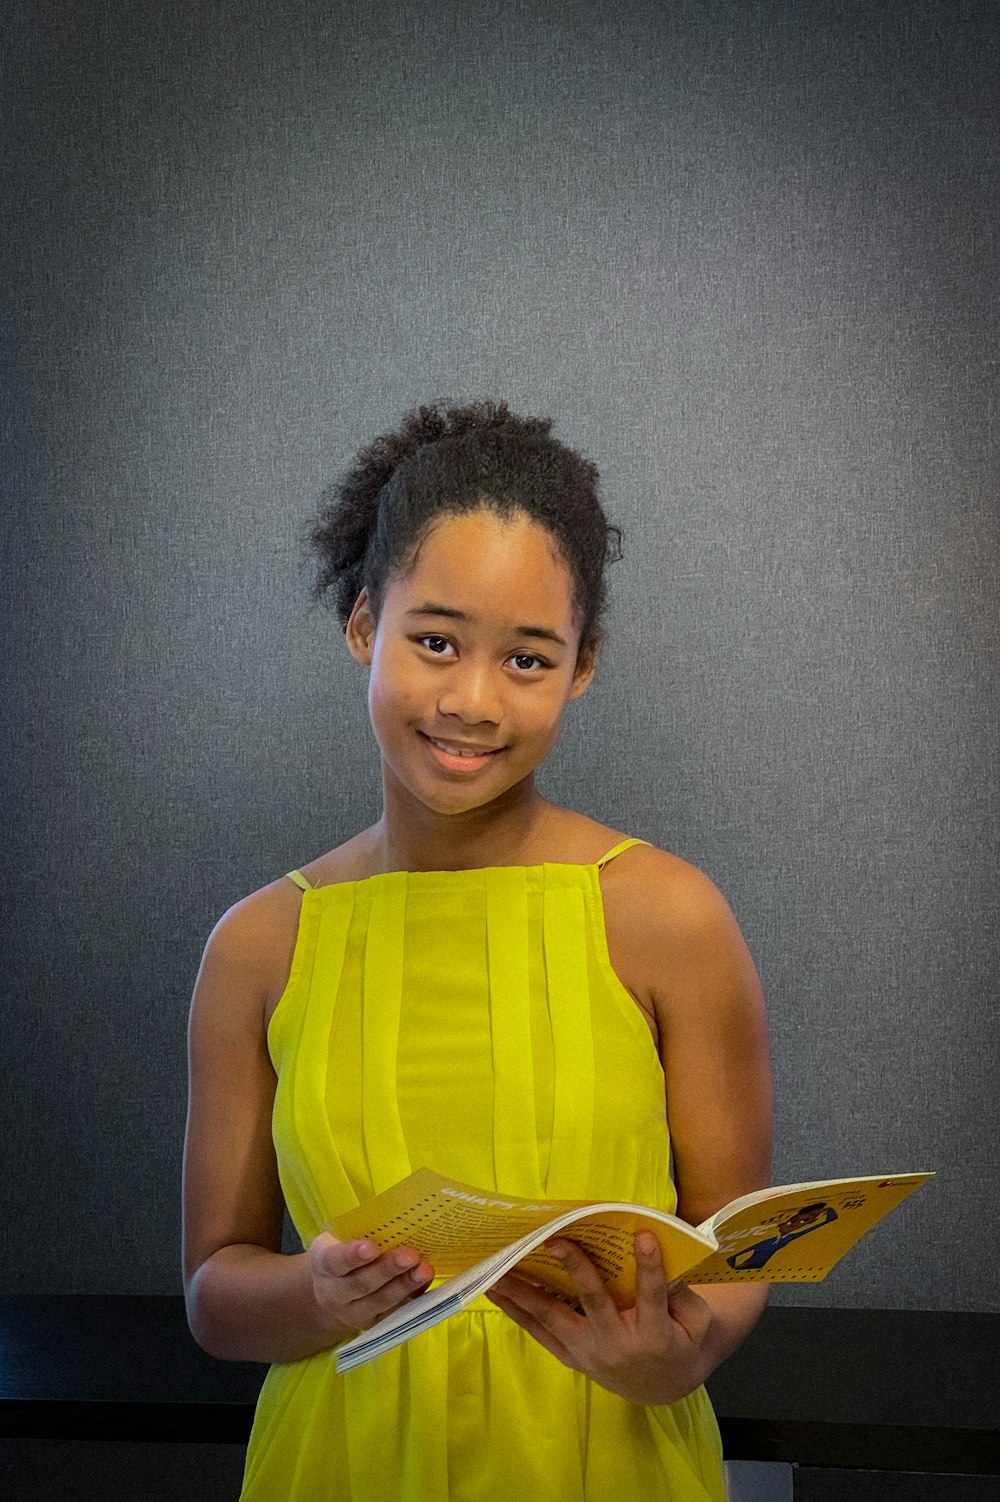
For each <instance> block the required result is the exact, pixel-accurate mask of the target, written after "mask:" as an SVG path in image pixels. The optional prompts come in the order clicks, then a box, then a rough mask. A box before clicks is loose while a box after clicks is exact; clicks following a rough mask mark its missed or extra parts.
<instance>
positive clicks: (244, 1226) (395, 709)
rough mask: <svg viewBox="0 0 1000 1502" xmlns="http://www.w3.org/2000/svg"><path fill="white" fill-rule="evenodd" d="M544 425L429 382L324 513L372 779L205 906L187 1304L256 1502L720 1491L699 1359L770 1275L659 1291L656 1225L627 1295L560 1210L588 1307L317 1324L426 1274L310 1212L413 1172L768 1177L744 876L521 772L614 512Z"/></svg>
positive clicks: (576, 656) (726, 1340) (582, 634)
mask: <svg viewBox="0 0 1000 1502" xmlns="http://www.w3.org/2000/svg"><path fill="white" fill-rule="evenodd" d="M550 428H551V423H549V422H545V421H539V420H534V419H523V418H518V417H515V416H513V415H512V414H511V413H510V412H509V411H508V409H507V407H506V406H505V405H503V404H501V405H498V406H493V405H490V404H479V405H472V406H468V407H462V408H457V409H451V410H448V411H445V410H442V409H441V408H437V407H432V408H420V409H419V410H418V411H417V412H415V413H412V414H411V415H410V416H409V417H408V418H407V419H406V420H405V421H404V423H403V424H402V425H401V427H400V429H399V430H398V431H397V432H396V433H393V434H390V435H387V436H384V437H381V438H379V439H377V440H376V441H375V442H374V443H373V444H372V445H371V446H370V447H369V448H368V449H367V450H365V451H364V452H363V453H362V454H361V455H360V456H359V458H358V461H357V464H356V466H355V468H354V469H353V470H352V471H351V472H350V473H349V474H348V476H347V478H346V480H345V481H344V482H343V484H342V485H341V486H340V487H339V488H338V489H337V490H336V491H335V492H334V495H333V498H332V501H331V504H330V505H329V507H328V509H327V510H326V511H325V513H324V515H323V516H322V518H321V520H320V521H319V523H318V524H317V526H316V529H315V532H314V534H313V541H314V543H315V546H316V548H317V550H318V553H319V557H320V560H321V573H320V579H319V584H318V593H319V594H321V595H323V594H328V593H329V592H334V593H335V597H336V605H337V609H338V612H339V617H340V621H341V623H342V625H343V626H344V629H345V634H346V638H347V646H348V649H349V650H350V652H351V654H352V655H353V656H354V657H355V658H356V659H357V661H358V662H360V663H362V664H363V665H364V667H365V669H366V670H367V674H368V702H369V709H370V714H371V722H372V726H373V728H374V732H375V736H376V739H377V741H378V746H379V751H380V755H381V770H382V785H383V810H382V814H381V817H380V818H379V820H378V822H377V823H376V824H374V825H372V827H371V828H369V829H365V830H362V831H361V833H359V834H357V835H355V836H354V837H353V838H352V839H350V840H348V841H347V842H346V843H345V844H343V845H340V846H338V847H337V848H336V849H335V850H331V851H330V852H329V853H328V854H326V855H322V856H320V857H319V858H318V859H316V860H314V861H312V862H311V863H310V864H309V865H307V866H306V867H305V868H304V870H303V871H301V872H300V871H292V872H290V873H289V876H288V877H282V878H281V879H280V880H278V881H275V882H273V883H271V884H270V885H269V886H266V887H264V888H263V889H262V890H260V891H259V892H255V893H253V894H252V895H251V896H250V897H247V898H245V899H244V900H243V901H242V902H239V903H237V904H236V905H235V907H233V908H231V909H230V910H229V912H227V913H226V914H225V915H224V916H223V917H222V919H220V921H219V923H218V924H217V925H216V927H215V929H214V931H213V933H212V935H211V937H210V939H209V941H208V945H207V947H206V950H205V955H204V959H203V961H202V965H201V969H200V972H199V975H198V981H197V985H196V988H195V993H194V999H193V1003H192V1010H191V1025H190V1066H191V1098H190V1110H189V1118H188V1132H187V1142H186V1151H185V1185H184V1192H185V1202H184V1203H185V1214H184V1258H185V1288H186V1297H187V1307H188V1316H189V1320H190V1324H191V1328H192V1331H193V1332H194V1335H195V1337H196V1339H197V1340H198V1341H199V1343H200V1344H201V1345H202V1346H203V1347H204V1348H205V1350H207V1351H209V1352H211V1353H212V1354H214V1355H216V1356H219V1357H223V1358H228V1359H233V1360H249V1361H267V1362H271V1363H273V1365H272V1367H271V1371H270V1373H269V1374H268V1377H267V1379H266V1381H265V1384H264V1388H263V1391H262V1393H261V1398H260V1402H259V1404H258V1409H257V1415H256V1420H255V1423H254V1429H253V1434H252V1437H251V1440H250V1446H249V1450H248V1455H247V1465H246V1475H245V1480H244V1488H243V1498H244V1499H245V1502H286V1499H302V1502H325V1499H337V1502H348V1499H354V1502H376V1499H377V1502H398V1499H404V1502H406V1499H412V1502H460V1499H461V1502H499V1499H501V1498H504V1499H506V1498H507V1497H509V1496H510V1495H511V1494H514V1495H516V1496H517V1497H518V1498H519V1502H542V1499H544V1502H612V1499H614V1502H618V1499H619V1498H622V1497H627V1498H631V1497H645V1498H649V1499H652V1498H664V1499H665V1498H670V1499H674V1502H708V1499H713V1502H718V1499H721V1498H724V1496H725V1487H724V1482H723V1473H722V1462H721V1450H720V1445H719V1438H718V1430H717V1428H716V1425H715V1420H714V1417H713V1415H712V1411H711V1408H710V1405H709V1402H708V1398H707V1396H706V1394H705V1391H704V1388H703V1386H702V1384H703V1382H704V1380H705V1378H706V1377H707V1376H708V1375H709V1373H710V1372H711V1371H712V1370H713V1368H714V1367H715V1366H717V1365H718V1363H719V1362H720V1361H722V1360H724V1359H725V1357H726V1356H727V1355H729V1353H730V1352H731V1351H733V1350H734V1349H735V1347H736V1346H737V1345H739V1343H740V1342H741V1341H742V1340H743V1339H744V1337H745V1336H746V1335H747V1333H748V1332H749V1330H750V1329H751V1328H752V1326H753V1324H754V1323H755V1321H756V1320H757V1318H758V1317H759V1315H760V1312H761V1309H762V1306H763V1302H764V1297H765V1294H764V1291H763V1289H762V1288H761V1286H760V1285H757V1286H754V1285H728V1286H719V1287H710V1288H705V1289H703V1290H701V1291H700V1292H697V1293H696V1292H694V1291H693V1290H691V1289H686V1288H681V1289H679V1290H677V1291H672V1290H670V1289H668V1287H667V1285H666V1281H665V1279H664V1275H663V1270H662V1267H661V1265H660V1260H659V1253H658V1251H657V1250H656V1248H655V1242H654V1243H653V1244H652V1247H650V1246H649V1245H648V1244H647V1243H648V1242H649V1241H651V1238H646V1237H643V1236H639V1237H637V1244H636V1254H637V1260H638V1268H639V1283H638V1293H637V1297H636V1302H635V1306H634V1307H633V1308H630V1309H626V1310H624V1311H618V1310H617V1309H616V1308H615V1306H614V1305H613V1304H612V1303H611V1301H610V1299H609V1298H608V1296H607V1295H606V1294H605V1293H604V1291H603V1288H602V1285H601V1282H600V1279H599V1277H598V1276H597V1273H596V1270H595V1268H594V1267H593V1266H592V1264H591V1263H590V1262H589V1261H588V1259H587V1257H586V1256H585V1255H584V1254H583V1252H582V1251H580V1250H579V1249H578V1248H576V1247H575V1246H574V1245H573V1243H572V1242H569V1241H563V1242H557V1243H555V1249H557V1251H558V1252H559V1253H560V1254H561V1255H562V1256H563V1258H564V1259H565V1265H566V1267H567V1269H568V1270H569V1272H570V1273H571V1274H572V1277H573V1280H574V1283H575V1285H576V1288H577V1290H578V1295H579V1305H580V1310H582V1312H578V1311H576V1310H573V1309H571V1308H570V1307H569V1306H568V1305H566V1304H564V1303H562V1302H560V1301H559V1300H556V1299H554V1298H551V1297H549V1296H548V1295H547V1294H545V1293H543V1292H540V1291H539V1290H538V1289H536V1288H534V1287H532V1286H530V1285H529V1284H527V1283H526V1282H523V1281H521V1280H519V1279H518V1278H517V1277H516V1276H509V1277H507V1278H505V1279H503V1280H502V1282H500V1283H499V1284H497V1286H496V1287H495V1288H494V1289H493V1290H492V1291H491V1294H490V1296H489V1298H484V1299H481V1300H479V1301H477V1303H476V1304H474V1305H473V1306H472V1307H471V1308H470V1309H469V1310H468V1311H467V1312H464V1313H462V1314H459V1315H457V1316H455V1317H453V1318H452V1319H450V1320H448V1321H446V1322H445V1323H444V1324H442V1325H439V1326H437V1327H436V1328H435V1329H433V1330H430V1331H428V1332H426V1333H425V1334H423V1335H421V1336H419V1337H418V1338H416V1339H414V1340H412V1341H410V1342H409V1343H408V1344H406V1345H404V1346H402V1347H400V1348H398V1349H397V1350H393V1351H390V1352H388V1353H387V1354H385V1355H383V1356H382V1357H380V1358H378V1359H377V1360H376V1361H374V1362H372V1363H370V1364H369V1365H368V1366H364V1367H361V1368H359V1369H358V1370H356V1371H354V1372H351V1373H349V1374H348V1375H347V1376H346V1377H343V1378H341V1377H338V1376H337V1373H336V1370H335V1364H334V1358H333V1354H332V1348H333V1347H334V1346H336V1345H337V1344H338V1342H340V1341H342V1340H345V1339H348V1338H349V1337H350V1336H351V1335H353V1334H355V1333H356V1332H357V1331H359V1330H362V1329H366V1328H368V1327H369V1326H371V1325H372V1324H373V1323H375V1321H377V1320H378V1319H379V1318H380V1317H382V1316H383V1315H385V1314H386V1313H387V1312H388V1311H389V1310H392V1309H395V1308H396V1307H397V1306H398V1305H399V1304H400V1303H401V1302H402V1301H404V1300H406V1299H409V1298H411V1297H412V1296H413V1294H414V1293H415V1292H419V1291H420V1290H422V1289H423V1288H424V1287H426V1286H427V1284H428V1283H429V1281H430V1280H431V1279H432V1277H433V1272H434V1270H433V1268H432V1267H430V1266H429V1265H428V1264H427V1263H426V1262H424V1261H422V1260H421V1258H420V1255H419V1248H413V1249H404V1250H402V1251H399V1250H397V1251H396V1252H393V1253H391V1254H389V1253H386V1254H382V1253H381V1252H380V1250H379V1248H378V1247H377V1246H376V1245H373V1244H371V1243H368V1242H350V1243H344V1244H341V1243H339V1242H337V1241H336V1240H335V1239H334V1237H333V1236H331V1235H330V1234H329V1233H328V1232H325V1231H324V1230H323V1225H324V1222H325V1221H328V1220H329V1219H330V1218H332V1217H333V1216H335V1215H337V1214H338V1213H341V1212H343V1211H344V1210H346V1209H348V1208H349V1207H350V1206H352V1205H354V1204H356V1203H358V1202H359V1201H363V1200H365V1199H367V1198H369V1197H370V1196H371V1195H373V1194H376V1193H378V1192H380V1191H381V1190H383V1189H386V1188H388V1187H389V1185H390V1184H392V1183H394V1182H396V1181H397V1180H398V1179H401V1178H403V1177H405V1176H406V1175H407V1174H408V1173H410V1172H411V1171H412V1169H414V1168H417V1167H420V1166H421V1165H425V1164H426V1165H428V1166H429V1167H431V1168H434V1169H436V1170H438V1171H439V1172H441V1173H444V1174H448V1175H450V1176H452V1177H455V1178H458V1179H461V1180H464V1181H466V1182H469V1183H473V1184H479V1185H483V1186H485V1187H487V1188H493V1189H495V1190H496V1191H497V1192H499V1193H511V1194H517V1195H526V1196H531V1197H538V1196H548V1197H550V1198H579V1199H584V1198H588V1199H589V1198H593V1199H624V1200H639V1201H642V1202H645V1203H648V1204H653V1205H657V1206H660V1207H662V1208H663V1209H665V1210H673V1209H674V1207H675V1205H676V1206H677V1209H678V1213H679V1214H680V1215H682V1216H684V1218H685V1219H687V1220H689V1221H692V1222H698V1221H701V1220H703V1219H704V1218H705V1217H706V1216H708V1215H710V1214H711V1213H712V1212H713V1211H714V1210H716V1209H717V1208H719V1206H721V1205H722V1204H724V1203H726V1201H728V1200H730V1199H732V1198H734V1197H735V1196H736V1195H738V1194H742V1193H745V1192H747V1191H749V1190H751V1189H757V1188H760V1187H761V1186H763V1185H765V1184H766V1183H767V1182H768V1181H769V1137H770V1092H769V1075H768V1063H767V1045H766V1038H765V1024H764V1014H763V1007H762V1001H761V996H760V988H759V984H758V981H757V977H756V974H755V972H754V968H753V964H752V962H751V960H750V957H749V955H748V953H747V949H746V946H745V945H744V943H743V940H742V938H741V936H740V933H739V931H738V929H737V927H736V924H735V921H734V919H733V917H732V914H731V913H730V911H729V909H728V907H727V906H726V904H725V902H724V901H723V899H722V898H721V897H720V895H719V893H718V892H717V891H716V890H715V888H714V887H713V886H712V884H711V883H710V882H709V881H708V880H707V878H706V877H704V876H702V875H701V874H700V873H699V872H697V871H696V870H694V869H693V868H692V867H690V866H688V865H686V864H685V863H684V862H683V861H681V860H679V859H678V858H677V857H675V856H673V855H670V854H667V853H666V852H664V851H661V850H657V849H654V848H653V847H652V846H651V845H649V844H647V843H645V842H643V841H641V840H636V839H631V838H629V837H628V836H627V835H625V834H623V833H622V831H620V830H617V829H610V828H607V827H606V826H604V825H602V824H600V823H597V822H595V821H594V820H593V819H590V818H587V817H586V816H585V815H583V814H579V813H575V812H572V811H571V810H569V809H567V808H562V807H560V806H558V805H557V804H554V803H552V802H551V801H549V800H548V799H546V798H544V797H543V796H542V795H541V794H540V793H539V792H538V790H537V789H536V787H535V772H536V769H537V768H538V767H539V766H540V764H541V763H542V762H543V761H544V760H545V758H546V756H547V755H548V753H549V752H550V751H551V749H552V747H553V746H554V744H555V742H556V739H557V737H558V734H559V728H560V724H561V722H562V717H563V714H564V712H565V710H566V707H567V705H568V704H569V703H570V702H571V701H572V700H575V699H579V698H580V696H581V695H582V694H584V693H585V692H586V690H587V688H588V686H589V684H590V682H591V680H592V678H593V676H594V670H595V665H596V658H597V649H598V645H599V640H600V617H601V610H602V606H603V598H604V589H603V567H604V563H605V559H606V556H607V553H608V540H609V535H610V534H611V533H613V532H614V531H615V529H613V528H609V527H608V525H607V522H606V520H605V517H604V514H603V512H602V510H601V507H600V503H599V501H598V497H597V471H596V470H595V468H594V467H593V465H591V464H589V463H588V462H586V461H585V460H583V459H582V458H580V456H579V455H577V454H575V453H573V452H572V451H571V450H569V449H568V448H566V447H565V446H564V445H562V444H561V443H559V442H557V441H556V440H555V439H554V438H553V437H552V436H551V434H550ZM345 749H346V748H345ZM342 754H343V753H342ZM598 754H599V755H600V756H601V757H602V758H606V759H607V761H609V762H610V761H611V758H612V757H613V756H614V754H615V748H614V747H610V746H609V747H605V748H601V749H600V751H599V752H598ZM607 770H608V771H609V772H612V773H613V767H608V769H607ZM671 1168H672V1171H671ZM675 1185H676V1190H675ZM285 1204H287V1206H288V1209H289V1212H290V1214H291V1217H292V1220H293V1222H294V1224H295V1227H296V1230H297V1231H298V1234H299V1236H300V1238H301V1240H302V1245H303V1246H304V1247H306V1248H307V1250H305V1251H303V1252H301V1253H299V1254H297V1255H283V1254H282V1251H281V1233H282V1219H283V1211H284V1205H285Z"/></svg>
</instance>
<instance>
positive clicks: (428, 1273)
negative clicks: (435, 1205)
mask: <svg viewBox="0 0 1000 1502" xmlns="http://www.w3.org/2000/svg"><path fill="white" fill-rule="evenodd" d="M309 1251H310V1257H311V1259H312V1262H313V1266H314V1268H315V1270H316V1272H317V1273H318V1274H319V1276H320V1277H323V1278H326V1279H329V1280H331V1281H335V1282H338V1283H339V1284H340V1285H341V1287H340V1289H339V1292H340V1296H341V1298H342V1299H344V1301H350V1302H353V1301H356V1300H358V1299H364V1298H367V1297H369V1296H370V1295H372V1294H374V1293H377V1292H378V1291H379V1290H380V1289H382V1288H384V1287H386V1286H387V1285H389V1284H390V1283H393V1282H397V1281H398V1282H399V1284H400V1286H399V1288H397V1289H396V1290H395V1292H396V1295H397V1302H398V1301H399V1299H400V1298H402V1297H404V1296H406V1294H408V1293H412V1292H413V1289H414V1288H417V1287H420V1286H421V1285H422V1284H426V1283H428V1282H429V1281H430V1279H431V1278H432V1277H433V1276H434V1270H433V1268H432V1267H431V1266H430V1264H429V1263H427V1262H424V1261H422V1260H421V1258H420V1255H419V1253H418V1252H415V1251H414V1250H413V1248H412V1247H407V1246H403V1247H397V1248H395V1250H394V1251H391V1252H385V1253H382V1254H380V1253H379V1249H378V1247H377V1246H376V1244H375V1243H374V1242H373V1241H371V1240H369V1239H367V1238H362V1239H361V1240H359V1241H337V1240H336V1238H335V1237H333V1236H331V1235H330V1234H329V1233H328V1232H324V1233H322V1234H321V1235H320V1236H317V1237H316V1239H315V1241H314V1242H313V1243H312V1245H311V1246H310V1249H309Z"/></svg>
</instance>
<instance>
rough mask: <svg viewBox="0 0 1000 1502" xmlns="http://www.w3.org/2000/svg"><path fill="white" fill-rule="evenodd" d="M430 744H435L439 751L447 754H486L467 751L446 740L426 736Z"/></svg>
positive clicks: (484, 754) (485, 753)
mask: <svg viewBox="0 0 1000 1502" xmlns="http://www.w3.org/2000/svg"><path fill="white" fill-rule="evenodd" d="M428 739H429V740H430V741H431V744H432V745H435V746H437V748H438V750H439V751H447V753H448V755H449V756H486V755H487V754H488V753H487V752H485V751H469V750H466V749H465V748H464V747H462V746H449V745H448V744H447V742H446V741H436V740H434V738H433V736H428Z"/></svg>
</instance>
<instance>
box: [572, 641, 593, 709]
mask: <svg viewBox="0 0 1000 1502" xmlns="http://www.w3.org/2000/svg"><path fill="white" fill-rule="evenodd" d="M596 671H597V647H596V645H591V646H589V647H585V648H584V649H583V651H581V653H580V655H579V656H578V658H577V660H576V667H575V668H574V670H573V683H572V686H571V687H570V691H569V696H570V698H571V699H579V698H581V697H582V696H583V695H584V694H585V693H586V692H587V690H588V688H589V687H590V685H591V683H592V682H593V681H594V674H595V673H596Z"/></svg>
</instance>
